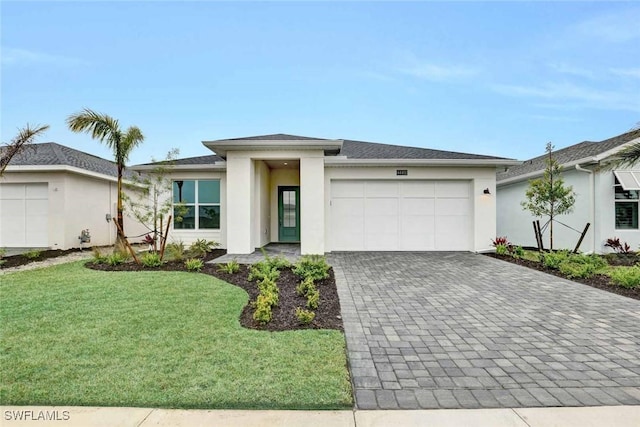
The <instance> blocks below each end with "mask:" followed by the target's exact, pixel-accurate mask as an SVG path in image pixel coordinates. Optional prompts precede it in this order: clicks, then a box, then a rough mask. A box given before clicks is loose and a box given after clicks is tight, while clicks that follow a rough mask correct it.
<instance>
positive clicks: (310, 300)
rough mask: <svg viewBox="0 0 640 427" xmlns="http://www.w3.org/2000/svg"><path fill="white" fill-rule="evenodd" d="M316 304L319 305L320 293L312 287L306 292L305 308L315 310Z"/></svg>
mask: <svg viewBox="0 0 640 427" xmlns="http://www.w3.org/2000/svg"><path fill="white" fill-rule="evenodd" d="M318 304H320V291H319V290H318V289H316V288H315V287H314V288H313V289H310V290H309V291H308V292H307V307H308V308H313V309H314V310H315V309H316V308H318Z"/></svg>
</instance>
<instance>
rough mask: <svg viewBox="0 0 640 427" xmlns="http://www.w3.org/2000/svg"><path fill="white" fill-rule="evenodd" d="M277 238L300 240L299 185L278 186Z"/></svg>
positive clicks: (292, 240) (283, 240) (281, 240)
mask: <svg viewBox="0 0 640 427" xmlns="http://www.w3.org/2000/svg"><path fill="white" fill-rule="evenodd" d="M278 240H279V241H280V242H299V241H300V187H278Z"/></svg>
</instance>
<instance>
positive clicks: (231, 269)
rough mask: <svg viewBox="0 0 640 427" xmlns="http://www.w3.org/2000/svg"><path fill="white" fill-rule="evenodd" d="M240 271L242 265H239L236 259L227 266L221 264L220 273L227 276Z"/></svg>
mask: <svg viewBox="0 0 640 427" xmlns="http://www.w3.org/2000/svg"><path fill="white" fill-rule="evenodd" d="M239 270H240V264H238V261H236V260H235V259H234V260H231V261H229V262H228V263H226V264H220V265H219V266H218V271H221V272H223V273H227V274H236V273H237V272H238V271H239Z"/></svg>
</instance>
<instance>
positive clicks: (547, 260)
mask: <svg viewBox="0 0 640 427" xmlns="http://www.w3.org/2000/svg"><path fill="white" fill-rule="evenodd" d="M540 258H541V259H540V261H542V264H543V265H544V266H545V267H547V268H550V269H552V270H557V269H558V268H560V264H561V263H562V262H563V261H566V260H567V259H568V258H569V252H568V251H558V252H546V253H542V254H540Z"/></svg>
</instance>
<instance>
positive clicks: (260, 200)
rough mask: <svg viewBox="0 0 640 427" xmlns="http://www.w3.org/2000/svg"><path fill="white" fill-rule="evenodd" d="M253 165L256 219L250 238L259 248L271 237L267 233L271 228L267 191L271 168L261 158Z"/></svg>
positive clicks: (269, 199)
mask: <svg viewBox="0 0 640 427" xmlns="http://www.w3.org/2000/svg"><path fill="white" fill-rule="evenodd" d="M254 167H255V184H254V188H255V189H256V190H257V191H255V193H254V198H255V202H254V209H256V213H255V218H256V220H255V222H254V230H253V236H252V238H253V246H254V247H256V248H260V247H262V246H264V245H266V244H267V243H269V242H270V237H271V234H270V233H269V230H270V229H271V224H270V218H271V206H270V205H271V203H270V202H271V197H270V193H269V188H270V181H271V170H270V169H269V166H267V164H266V163H265V162H264V161H262V160H256V161H254Z"/></svg>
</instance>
